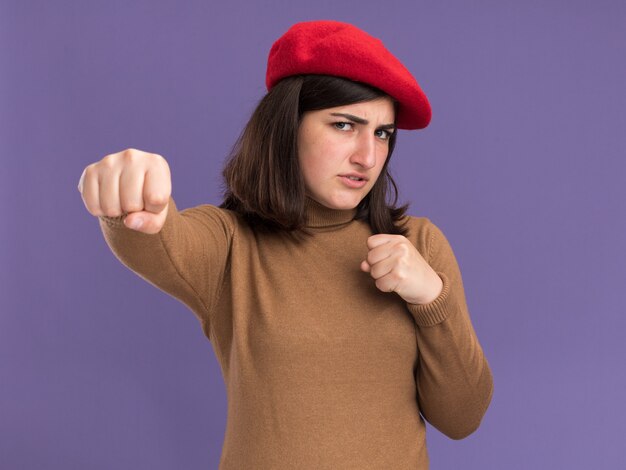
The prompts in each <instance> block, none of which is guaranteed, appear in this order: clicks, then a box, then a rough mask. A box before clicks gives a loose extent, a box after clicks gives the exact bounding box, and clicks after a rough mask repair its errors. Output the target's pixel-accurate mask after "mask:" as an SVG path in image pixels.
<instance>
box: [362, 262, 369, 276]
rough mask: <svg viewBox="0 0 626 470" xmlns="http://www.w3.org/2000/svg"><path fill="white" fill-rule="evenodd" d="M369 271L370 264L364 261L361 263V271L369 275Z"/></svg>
mask: <svg viewBox="0 0 626 470" xmlns="http://www.w3.org/2000/svg"><path fill="white" fill-rule="evenodd" d="M370 270H371V266H370V264H369V263H368V262H367V261H366V260H363V261H361V271H364V272H366V273H369V272H370Z"/></svg>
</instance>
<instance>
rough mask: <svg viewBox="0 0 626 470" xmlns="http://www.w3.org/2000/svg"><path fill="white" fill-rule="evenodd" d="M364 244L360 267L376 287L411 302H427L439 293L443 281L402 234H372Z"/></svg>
mask: <svg viewBox="0 0 626 470" xmlns="http://www.w3.org/2000/svg"><path fill="white" fill-rule="evenodd" d="M367 247H368V249H369V252H368V253H367V259H365V260H363V261H362V262H361V270H363V271H365V272H368V273H370V275H371V276H372V278H374V279H375V280H376V287H377V288H378V289H379V290H381V291H383V292H395V293H397V294H398V295H399V296H400V297H402V298H403V299H404V300H405V301H406V302H408V303H411V304H427V303H430V302H432V301H433V300H435V299H436V298H437V297H438V296H439V294H440V293H441V290H442V289H443V281H442V280H441V278H440V277H439V276H438V275H437V273H436V272H435V271H434V269H433V268H431V267H430V265H429V264H428V263H427V262H426V260H425V259H424V258H423V257H422V255H421V254H420V253H419V251H417V248H415V247H414V246H413V244H412V243H411V242H410V241H409V240H408V239H407V238H406V237H404V236H402V235H388V234H377V235H372V236H371V237H369V238H368V239H367Z"/></svg>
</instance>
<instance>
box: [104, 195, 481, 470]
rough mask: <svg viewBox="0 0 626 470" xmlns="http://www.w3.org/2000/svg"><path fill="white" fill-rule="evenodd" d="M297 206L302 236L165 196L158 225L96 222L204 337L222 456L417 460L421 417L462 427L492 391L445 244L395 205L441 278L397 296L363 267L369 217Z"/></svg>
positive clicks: (336, 464) (337, 463) (262, 460)
mask: <svg viewBox="0 0 626 470" xmlns="http://www.w3.org/2000/svg"><path fill="white" fill-rule="evenodd" d="M306 208H307V221H308V222H307V226H308V227H309V228H310V229H311V231H312V232H313V236H312V237H311V238H308V239H306V238H305V239H304V240H303V241H300V242H297V241H296V240H294V239H293V237H289V236H287V235H285V234H284V233H275V234H270V233H263V232H258V231H254V230H252V229H251V228H250V226H249V225H248V224H247V223H246V222H245V221H244V220H243V219H242V218H241V217H240V216H239V215H238V214H236V213H235V212H232V211H229V210H226V209H221V208H218V207H216V206H214V205H210V204H203V205H199V206H196V207H193V208H188V209H185V210H182V211H178V209H177V207H176V205H175V203H174V200H173V198H170V205H169V210H168V215H167V218H166V221H165V224H164V226H163V228H162V229H161V231H160V232H159V233H157V234H144V233H141V232H136V231H133V230H131V229H129V228H127V227H126V226H124V224H123V222H122V216H120V217H99V221H100V227H101V229H102V232H103V235H104V237H105V240H106V242H107V244H108V245H109V247H110V248H111V250H112V251H113V253H114V254H115V256H116V257H117V258H118V259H119V260H120V261H121V262H122V263H123V264H124V265H125V266H127V267H128V268H129V269H131V270H132V271H134V272H135V273H136V274H138V275H139V276H141V277H142V278H143V279H145V280H146V281H148V282H149V283H151V284H152V285H154V286H156V287H157V288H159V289H161V290H162V291H164V292H166V293H168V294H169V295H171V296H173V297H174V298H176V299H178V300H180V301H181V302H183V303H184V304H185V305H186V306H187V307H188V308H189V309H190V310H191V311H192V312H193V313H194V314H195V316H196V318H197V319H198V320H199V322H200V325H201V327H202V330H203V332H204V334H205V336H206V337H207V338H208V339H209V341H210V342H211V344H212V347H213V350H214V352H215V355H216V357H217V359H218V362H219V364H220V366H221V371H222V374H223V378H224V382H225V385H226V389H227V390H226V392H227V402H228V413H227V424H226V430H225V437H224V442H223V447H222V455H221V459H220V466H219V468H220V470H248V469H255V470H266V469H268V470H269V469H279V470H282V469H299V470H309V469H310V470H313V469H315V470H324V469H328V470H331V469H332V470H336V469H342V470H347V469H359V470H364V469H385V470H386V469H395V470H401V469H427V468H428V466H429V457H428V453H427V450H426V436H425V432H426V428H425V423H424V419H426V420H428V422H429V423H430V424H432V425H433V426H434V427H435V428H437V429H438V430H439V431H441V432H442V433H444V434H445V435H447V436H449V437H450V438H452V439H461V438H464V437H466V436H468V435H469V434H470V433H472V432H473V431H474V430H475V429H476V428H477V427H478V426H479V424H480V422H481V419H482V417H483V415H484V414H485V412H486V409H487V407H488V405H489V403H490V401H491V396H492V391H493V382H492V375H491V371H490V368H489V365H488V363H487V360H486V359H485V357H484V355H483V351H482V348H481V346H480V344H479V342H478V339H477V337H476V334H475V331H474V329H473V326H472V324H471V321H470V316H469V312H468V308H467V305H466V299H465V294H464V289H463V283H462V280H461V273H460V271H459V267H458V265H457V261H456V259H455V256H454V254H453V251H452V249H451V247H450V244H449V243H448V241H447V239H446V237H445V236H444V234H443V233H442V232H441V230H440V229H439V228H438V227H437V226H436V225H435V224H434V223H433V222H431V221H430V220H429V219H428V218H426V217H413V216H406V217H407V220H408V227H409V229H410V232H409V235H408V237H407V238H408V239H409V240H410V241H411V243H413V244H414V246H415V247H416V248H417V250H418V251H419V252H420V254H421V255H422V256H423V257H424V259H425V260H426V262H427V263H428V264H429V265H430V266H431V267H432V268H433V269H434V270H435V272H436V273H437V274H438V275H439V277H440V278H441V279H442V281H443V289H442V291H441V293H440V294H439V296H438V297H437V298H436V299H435V300H433V301H432V302H430V303H428V304H409V303H407V302H405V301H404V300H403V299H402V298H401V297H400V296H398V295H397V294H395V293H385V292H381V291H380V290H378V289H377V288H376V286H375V281H374V279H372V278H371V276H370V275H369V273H365V272H363V271H361V269H360V263H361V261H362V260H364V259H365V258H366V255H367V252H368V248H367V244H366V240H367V238H368V237H369V236H370V235H372V231H371V229H370V226H369V224H367V223H366V222H364V221H360V220H355V219H354V215H355V213H356V209H354V210H334V209H329V208H327V207H325V206H323V205H321V204H319V203H317V202H316V201H314V200H312V199H308V198H307V206H306Z"/></svg>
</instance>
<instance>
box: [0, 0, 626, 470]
mask: <svg viewBox="0 0 626 470" xmlns="http://www.w3.org/2000/svg"><path fill="white" fill-rule="evenodd" d="M470 3H471V4H470ZM312 19H336V20H340V21H348V22H351V23H353V24H355V25H357V26H359V27H361V28H363V29H365V30H366V31H368V32H369V33H370V34H372V35H374V36H376V37H379V38H381V39H382V40H383V42H384V43H385V45H386V46H387V47H388V48H389V49H390V50H391V51H392V52H393V53H394V54H395V55H396V56H397V57H398V58H400V60H402V61H403V63H404V64H405V65H406V66H407V68H408V69H409V70H410V71H411V72H412V73H413V74H414V75H415V77H416V78H417V80H418V81H419V83H420V85H422V87H423V89H424V90H425V92H426V93H427V95H428V97H429V99H430V101H431V104H432V106H433V120H432V123H431V125H430V126H429V127H428V128H426V129H425V130H423V131H402V130H401V131H400V134H399V138H398V145H397V150H396V153H395V154H394V158H393V160H392V169H393V172H394V174H395V175H396V180H397V182H398V183H399V186H400V189H401V197H402V200H404V201H410V202H411V203H412V205H411V209H410V213H411V214H413V215H420V216H427V217H430V218H431V220H433V221H434V222H435V223H436V224H438V225H439V226H440V227H441V228H442V230H443V231H444V233H445V234H446V235H447V236H448V239H449V240H450V242H451V244H452V246H453V248H454V250H455V253H456V255H457V258H458V260H459V264H460V266H461V269H462V273H463V279H464V283H465V288H466V295H467V299H468V305H469V308H470V313H471V315H472V319H473V322H474V326H475V328H476V331H477V333H478V336H479V339H480V341H481V344H482V345H483V348H484V350H485V353H486V355H487V358H488V360H489V362H490V365H491V367H492V370H493V373H494V381H495V394H494V397H493V401H492V403H491V407H490V408H489V410H488V412H487V414H486V416H485V418H484V421H483V424H482V426H481V428H480V429H479V430H478V431H477V432H476V433H475V434H473V435H471V436H470V437H468V438H466V439H464V440H461V441H453V440H450V439H448V438H447V437H445V436H444V435H442V434H440V433H439V432H438V431H437V430H436V429H434V428H432V427H431V426H430V425H429V427H428V447H429V452H430V458H431V467H432V468H433V469H457V468H463V469H498V470H500V469H507V470H511V469H555V468H556V469H565V468H567V469H589V468H594V469H596V468H598V469H599V468H605V469H614V468H626V467H625V466H626V456H625V454H624V448H623V445H624V437H625V436H626V413H625V406H624V387H625V385H626V374H625V366H624V359H625V353H626V344H625V342H624V333H625V332H626V315H625V314H626V311H625V310H626V309H625V308H624V307H625V306H626V288H625V287H626V286H625V280H626V276H625V275H626V269H625V267H626V254H625V250H624V241H625V239H626V222H625V217H624V215H625V209H626V206H625V203H624V201H625V199H626V197H625V196H626V191H625V190H624V182H625V178H624V174H625V170H626V166H625V163H624V160H623V159H624V157H625V156H626V137H625V134H626V132H625V130H626V118H625V116H626V111H625V110H626V92H625V91H624V85H625V84H626V60H625V57H626V27H625V25H626V4H624V2H619V1H612V2H611V1H596V2H582V1H564V0H562V1H545V0H544V1H525V2H520V1H515V2H509V1H506V2H503V1H483V2H463V1H454V2H425V1H414V0H412V1H397V2H384V3H383V2H378V1H377V2H374V1H360V2H349V1H347V2H337V1H315V2H313V1H308V2H295V3H294V2H287V1H277V0H275V1H271V2H269V1H268V2H251V1H250V2H245V3H244V2H240V1H231V2H229V3H228V4H226V2H214V3H210V2H200V1H193V2H175V1H158V2H155V1H141V2H128V1H106V2H105V1H102V2H98V3H96V2H79V1H56V2H47V1H17V0H11V1H7V0H2V1H1V2H0V66H1V75H0V158H1V159H2V160H1V164H2V165H1V167H0V168H1V169H0V178H1V179H0V196H1V197H0V201H1V203H2V214H3V217H4V219H3V221H2V223H0V247H1V248H0V266H1V267H2V268H1V270H0V275H1V278H0V289H1V291H0V292H1V300H2V304H1V309H2V311H1V315H0V467H1V468H2V469H39V468H46V469H86V468H89V469H113V468H115V469H154V470H158V469H182V468H184V469H208V468H212V469H215V468H217V464H218V462H219V457H220V452H221V447H222V442H223V436H224V426H225V422H226V415H225V412H226V397H225V389H224V383H223V380H222V376H221V373H220V369H219V366H218V364H217V362H216V358H215V356H214V353H213V350H212V348H211V344H210V342H209V341H208V340H207V339H206V338H205V337H204V336H203V335H202V331H201V329H200V325H199V323H198V322H197V320H196V319H195V318H194V316H193V314H192V313H191V311H189V310H188V309H187V308H186V307H185V306H184V305H183V304H182V303H179V302H178V301H177V300H175V299H174V298H172V297H169V296H168V295H167V294H165V293H163V292H161V291H158V290H156V289H155V288H154V287H152V286H151V285H149V284H148V283H146V282H145V281H143V280H142V279H141V278H139V277H138V276H136V275H135V274H134V273H132V272H131V271H129V270H128V269H127V268H125V267H124V266H123V265H121V264H120V262H119V261H118V260H117V259H116V258H115V257H114V256H113V255H112V253H111V252H110V251H109V249H108V247H107V246H106V244H105V242H104V239H103V237H102V235H101V233H100V229H99V226H98V223H97V220H96V219H95V218H94V217H93V216H91V215H90V214H89V213H88V212H87V211H86V209H85V207H84V205H83V203H82V200H81V198H80V195H79V193H78V191H77V189H76V185H77V183H78V179H79V177H80V174H81V172H82V170H83V168H84V167H85V166H87V165H88V164H90V163H92V162H94V161H97V160H100V159H101V158H102V157H104V156H105V155H106V154H108V153H114V152H118V151H121V150H123V149H125V148H129V147H133V148H138V149H141V150H144V151H149V152H155V153H159V154H161V155H163V156H164V157H165V158H166V159H167V160H168V162H169V164H170V168H171V170H172V177H173V196H174V197H175V199H176V202H177V205H178V206H179V208H181V209H182V208H186V207H190V206H195V205H198V204H202V203H213V204H217V203H219V201H220V168H221V165H222V163H223V159H224V157H225V155H226V154H227V153H228V151H229V150H230V147H231V145H232V144H233V143H234V141H235V139H236V137H237V135H238V134H239V132H240V130H241V128H242V127H243V125H244V124H245V122H246V121H247V119H248V117H249V115H250V112H251V111H252V109H253V108H254V106H255V104H256V103H257V101H258V100H259V99H260V98H261V97H262V96H263V94H264V93H265V87H264V79H265V65H266V60H267V53H268V51H269V48H270V46H271V44H272V42H273V41H274V40H275V39H276V38H278V37H279V36H280V35H281V34H282V33H283V32H284V31H286V30H287V28H288V27H289V26H290V25H291V24H293V23H295V22H297V21H304V20H312Z"/></svg>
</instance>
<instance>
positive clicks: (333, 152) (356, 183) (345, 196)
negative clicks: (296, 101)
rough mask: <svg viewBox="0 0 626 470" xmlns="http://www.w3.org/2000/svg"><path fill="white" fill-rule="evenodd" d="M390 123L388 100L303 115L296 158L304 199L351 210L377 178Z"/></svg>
mask: <svg viewBox="0 0 626 470" xmlns="http://www.w3.org/2000/svg"><path fill="white" fill-rule="evenodd" d="M393 122H394V109H393V103H392V101H391V99H390V98H387V97H384V98H379V99H376V100H374V101H366V102H362V103H355V104H350V105H346V106H337V107H335V108H326V109H322V110H317V111H309V112H306V113H304V115H303V116H302V121H301V123H300V127H299V129H298V160H299V163H300V170H301V171H302V175H303V177H304V182H305V187H306V192H307V195H308V196H310V197H312V198H313V199H315V200H316V201H317V202H319V203H320V204H322V205H324V206H326V207H329V208H331V209H353V208H355V207H356V206H357V205H358V204H359V202H361V200H362V199H363V198H364V197H365V196H366V195H367V193H369V191H370V190H371V189H372V186H374V183H376V180H377V179H378V176H379V175H380V172H381V170H382V168H383V165H384V163H385V160H386V159H387V154H388V150H389V138H390V137H391V134H392V133H393V132H394V131H395V128H394V126H393ZM350 176H352V178H350Z"/></svg>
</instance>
